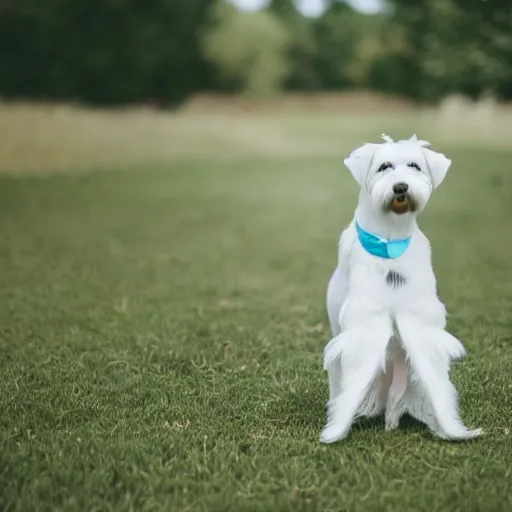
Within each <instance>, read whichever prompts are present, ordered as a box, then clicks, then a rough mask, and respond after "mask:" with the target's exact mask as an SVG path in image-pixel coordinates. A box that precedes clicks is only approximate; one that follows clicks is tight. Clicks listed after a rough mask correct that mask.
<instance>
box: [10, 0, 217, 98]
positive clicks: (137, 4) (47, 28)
mask: <svg viewBox="0 0 512 512" xmlns="http://www.w3.org/2000/svg"><path fill="white" fill-rule="evenodd" d="M216 2H217V0H73V1H69V0H44V1H41V0H13V1H9V0H2V3H1V4H0V62H1V66H0V92H1V93H2V94H4V95H6V96H25V97H47V98H59V99H79V100H84V101H87V102H92V103H100V104H101V103H126V102H135V101H141V100H149V99H152V100H156V101H158V102H162V103H175V102H178V101H180V100H182V99H183V98H184V97H186V95H187V94H189V93H191V92H192V91H195V90H198V89H204V88H208V87H209V86H210V85H211V82H212V70H211V69H210V66H209V65H208V63H207V62H206V61H205V60H204V59H203V57H202V55H201V52H200V45H199V40H198V37H197V33H198V31H199V30H200V29H201V28H203V27H205V24H206V23H207V20H208V11H209V8H210V7H211V6H212V5H214V4H215V3H216Z"/></svg>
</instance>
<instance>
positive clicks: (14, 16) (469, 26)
mask: <svg viewBox="0 0 512 512" xmlns="http://www.w3.org/2000/svg"><path fill="white" fill-rule="evenodd" d="M325 1H326V6H327V9H326V10H325V12H324V14H323V15H322V16H321V17H319V18H307V17H304V16H302V15H301V14H300V13H299V11H298V10H297V8H296V6H295V3H294V0H272V1H271V2H270V4H269V6H268V7H267V8H266V9H264V10H263V11H260V12H257V13H251V14H247V13H241V12H239V11H237V10H236V9H235V8H234V7H233V6H232V5H231V4H229V3H227V2H226V1H225V0H73V1H69V0H44V1H41V0H0V94H1V95H2V96H4V97H7V98H9V97H16V98H36V99H51V100H73V101H81V102H86V103H90V104H99V105H108V104H127V103H136V102H143V101H153V102H157V103H158V104H161V105H177V104H179V103H180V102H182V101H183V100H185V99H186V98H187V97H188V96H189V95H190V94H193V93H195V92H198V91H217V92H226V93H243V94H247V95H255V96H265V95H273V94H277V93H280V92H282V91H329V90H344V89H355V88H364V89H370V90H376V91H381V92H386V93H392V94H397V95H402V96H405V97H409V98H412V99H415V100H418V101H427V102H431V101H436V100H438V99H439V98H441V97H443V96H445V95H446V94H449V93H453V92H459V93H462V94H466V95H469V96H471V97H478V96H480V95H482V94H484V93H488V92H491V93H493V94H495V95H496V96H498V97H500V98H502V99H510V98H512V4H511V3H510V1H509V0H489V1H483V0H388V2H387V3H386V5H385V9H384V11H383V12H382V13H379V14H375V15H366V14H361V13H358V12H356V11H354V10H353V9H352V8H351V7H350V6H349V5H348V4H346V3H345V2H344V1H339V0H338V1H337V0H325Z"/></svg>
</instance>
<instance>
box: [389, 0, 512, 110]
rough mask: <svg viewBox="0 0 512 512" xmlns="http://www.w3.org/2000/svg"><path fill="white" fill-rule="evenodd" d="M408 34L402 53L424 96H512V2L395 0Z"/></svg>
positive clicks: (398, 20)
mask: <svg viewBox="0 0 512 512" xmlns="http://www.w3.org/2000/svg"><path fill="white" fill-rule="evenodd" d="M389 1H390V4H392V6H393V10H392V21H393V22H394V23H396V24H399V25H400V26H401V27H402V28H403V29H404V32H405V34H406V39H407V44H408V46H409V51H408V52H406V53H405V54H404V55H402V57H403V60H404V63H405V62H406V61H407V64H406V66H405V67H406V68H410V69H413V70H414V72H413V73H412V74H411V75H410V76H411V79H413V80H416V81H417V83H418V84H419V89H418V91H417V95H418V97H420V98H421V99H426V100H435V99H438V98H440V97H441V96H443V95H445V94H447V93H451V92H461V93H464V94H467V95H470V96H472V97H477V96H479V95H481V94H482V93H485V92H488V91H493V92H495V93H498V94H500V95H501V96H502V97H504V98H511V97H512V4H511V3H510V1H509V0H493V1H492V2H490V1H483V0H464V1H463V0H389Z"/></svg>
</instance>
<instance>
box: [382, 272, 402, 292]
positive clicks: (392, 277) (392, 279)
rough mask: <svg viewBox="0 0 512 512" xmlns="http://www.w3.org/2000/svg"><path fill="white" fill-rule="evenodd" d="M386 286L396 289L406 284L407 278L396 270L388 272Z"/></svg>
mask: <svg viewBox="0 0 512 512" xmlns="http://www.w3.org/2000/svg"><path fill="white" fill-rule="evenodd" d="M385 280H386V284H387V286H389V287H390V288H392V289H397V288H401V287H403V286H405V285H406V284H407V277H406V276H405V275H404V274H403V273H402V272H400V271H398V270H393V269H391V270H388V271H387V273H386V277H385Z"/></svg>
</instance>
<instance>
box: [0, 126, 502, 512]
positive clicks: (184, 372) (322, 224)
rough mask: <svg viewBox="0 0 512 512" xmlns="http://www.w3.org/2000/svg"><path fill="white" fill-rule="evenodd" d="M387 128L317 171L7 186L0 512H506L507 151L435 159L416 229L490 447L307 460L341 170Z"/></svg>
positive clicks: (183, 171)
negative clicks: (449, 162)
mask: <svg viewBox="0 0 512 512" xmlns="http://www.w3.org/2000/svg"><path fill="white" fill-rule="evenodd" d="M280 122H281V123H283V122H284V121H280ZM342 124H343V120H340V121H338V124H334V121H333V124H332V125H329V126H330V128H332V129H333V130H332V131H331V132H329V136H330V139H329V140H331V141H332V140H334V139H335V135H334V128H337V127H338V126H341V125H342ZM395 124H396V127H398V126H399V123H398V121H397V122H396V123H395ZM395 124H393V126H392V127H391V128H389V126H388V125H384V124H383V125H382V126H384V128H383V127H382V126H380V125H379V126H378V128H377V129H375V128H374V126H369V125H368V123H367V126H366V128H364V129H363V127H361V128H360V129H359V131H357V130H355V131H354V132H351V134H350V135H349V132H350V129H349V130H347V128H345V133H346V134H347V137H345V139H344V142H342V143H340V149H339V151H335V150H334V149H333V148H334V146H333V148H331V152H326V153H327V154H326V155H323V154H322V151H317V152H316V153H314V154H308V153H307V152H306V154H301V153H300V152H297V153H296V154H293V152H292V151H291V150H290V148H289V146H286V151H284V152H282V153H279V152H278V154H275V155H273V154H271V153H265V152H263V151H262V152H261V154H259V155H258V154H257V151H256V150H255V151H254V154H249V155H243V154H242V155H238V156H236V158H235V157H232V158H226V155H223V154H222V155H221V154H219V155H218V158H209V157H208V155H207V154H203V153H201V152H199V155H196V156H195V157H194V156H191V154H192V153H193V152H191V154H189V155H188V157H187V158H185V156H186V155H181V154H180V156H179V158H176V159H175V160H174V161H172V162H168V163H165V164H151V165H150V164H147V165H138V166H135V167H133V168H130V169H121V168H116V166H113V165H112V166H110V167H105V168H102V169H101V170H98V171H96V172H90V173H71V172H69V173H60V174H44V175H38V176H34V175H31V176H27V175H23V173H18V174H16V173H15V175H14V176H13V175H10V176H7V175H4V176H3V177H0V232H1V234H2V237H1V242H0V258H1V260H0V261H1V273H0V293H1V295H2V297H1V302H0V353H1V354H2V356H1V357H0V375H1V379H0V509H1V510H3V511H14V510H16V511H23V512H28V511H32V510H34V511H36V510H37V511H44V510H48V511H50V510H51V511H54V510H65V511H75V510H76V511H78V510H80V511H81V510H95V511H108V510H112V511H114V510H115V511H125V510H126V511H128V510H143V511H149V510H151V511H153V510H155V511H157V510H158V511H160V510H162V511H164V510H165V511H179V512H185V511H209V512H214V511H218V512H221V511H228V510H229V511H231V510H232V511H262V512H263V511H264V512H267V511H272V512H280V511H294V512H296V511H325V512H327V511H333V512H334V511H342V510H346V511H365V512H368V511H379V512H380V511H395V510H396V511H398V510H415V511H425V512H426V511H428V512H434V511H443V512H446V511H449V512H451V511H465V512H469V511H485V512H498V511H509V510H512V432H511V429H512V350H511V348H512V343H511V340H512V337H511V329H512V314H511V312H512V282H511V280H510V274H511V264H512V263H511V258H510V247H511V244H512V230H511V228H510V219H511V217H512V173H511V170H510V162H511V159H512V151H507V150H505V149H492V150H491V149H485V148H479V147H472V148H469V149H463V148H461V147H458V146H457V145H455V144H454V145H452V146H447V145H446V144H444V145H443V144H437V147H438V148H439V149H442V150H444V151H445V152H446V153H447V154H448V155H449V156H451V157H452V158H453V160H454V165H453V168H452V170H451V171H450V173H449V175H448V178H447V179H446V181H445V183H444V184H443V186H442V187H441V188H440V189H439V190H438V191H437V192H436V194H435V195H434V197H433V198H432V201H431V204H430V205H429V207H428V209H427V211H426V212H425V214H424V215H423V217H422V218H421V225H422V227H423V229H424V231H425V232H426V233H427V235H428V236H429V237H430V239H431V242H432V245H433V250H434V264H435V269H436V272H437V275H438V280H439V292H440V295H441V297H442V298H443V300H444V301H445V303H446V305H447V307H448V310H449V312H450V317H449V329H450V331H451V332H452V333H454V334H455V335H456V336H458V337H459V338H460V339H461V340H462V341H463V342H464V344H465V346H466V348H467V349H468V353H469V354H468V357H467V358H466V359H465V360H464V361H462V362H461V363H458V364H457V365H455V366H454V368H453V373H452V376H453V380H454V382H455V384H456V386H457V388H458V390H459V394H460V404H461V409H462V416H463V418H464V420H465V422H466V424H467V425H468V426H470V427H483V428H484V429H485V436H484V437H483V438H481V439H479V440H476V441H475V442H471V443H468V444H450V443H446V442H442V441H438V440H435V439H434V438H432V437H431V436H430V434H429V433H428V431H427V430H426V429H425V428H423V427H422V426H421V425H418V424H415V423H413V422H412V421H405V422H404V424H403V427H402V428H401V429H400V430H398V431H396V432H392V433H386V432H384V430H383V424H382V421H380V420H378V421H374V422H363V423H359V424H358V425H357V426H356V427H355V428H354V429H353V431H352V432H351V434H350V437H349V438H347V439H346V441H345V442H344V443H342V444H336V445H331V446H322V445H320V444H319V441H318V440H319V435H320V431H321V428H322V426H323V423H324V419H325V411H324V406H325V401H326V399H327V378H326V375H325V374H324V372H323V371H322V351H323V347H324V345H325V343H326V342H327V341H328V340H329V332H328V328H327V318H326V313H325V310H324V294H325V287H326V283H327V280H328V278H329V274H330V272H331V271H332V269H333V266H334V264H335V260H336V249H337V246H336V244H337V239H338V236H339V232H340V230H341V229H342V228H343V227H344V225H345V224H346V223H347V222H348V221H349V220H350V217H351V214H352V211H353V208H354V205H355V200H356V192H357V190H356V185H355V184H354V183H353V182H352V180H351V179H350V178H349V176H348V171H345V170H343V169H342V167H341V158H342V156H344V152H345V150H346V149H348V148H349V146H350V145H351V144H352V143H353V142H354V141H353V139H357V138H358V137H363V136H364V138H362V139H361V140H365V139H367V138H369V137H371V138H373V139H375V138H376V137H377V136H378V135H379V134H380V133H381V131H384V130H389V132H390V134H391V135H395V134H396V131H393V130H392V128H393V127H395ZM406 124H407V123H405V124H404V123H403V124H402V125H401V126H402V127H405V126H406ZM201 126H203V125H201ZM316 126H317V127H318V126H321V123H320V122H319V121H317V122H316ZM329 126H327V128H325V127H324V129H325V130H326V131H328V128H329ZM408 128H409V126H408V125H407V126H406V128H403V130H402V131H401V132H400V133H399V135H403V136H405V135H409V134H410V133H409V130H408ZM290 130H291V131H295V132H296V133H299V132H301V130H302V131H303V132H305V133H306V132H308V130H309V131H311V130H312V128H311V126H309V125H308V124H307V123H306V122H305V123H303V124H294V125H293V126H291V123H290ZM364 130H366V131H364ZM141 133H142V132H141ZM419 135H420V136H423V134H422V133H421V132H420V133H419ZM267 136H268V134H267ZM342 138H343V135H342V134H341V135H340V139H342ZM434 141H435V142H437V141H436V140H435V138H434ZM277 143H278V141H276V144H277ZM263 145H264V144H263ZM189 146H190V147H194V141H193V140H192V141H189ZM57 167H58V166H56V168H57ZM61 170H62V169H61ZM12 171H16V169H14V168H13V169H12ZM103 171H109V172H103Z"/></svg>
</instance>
